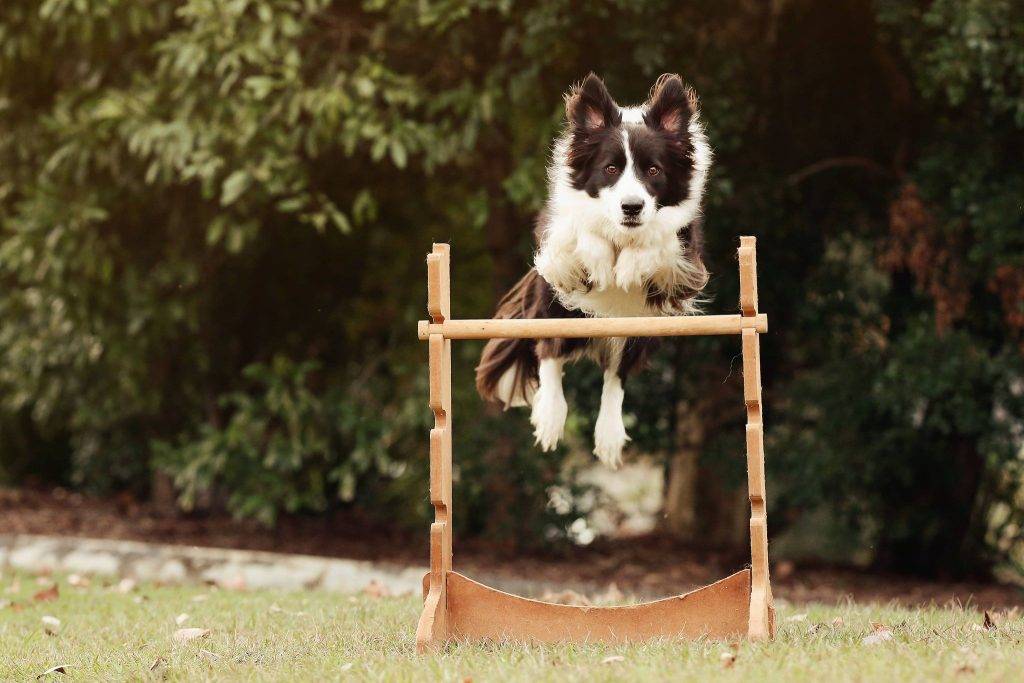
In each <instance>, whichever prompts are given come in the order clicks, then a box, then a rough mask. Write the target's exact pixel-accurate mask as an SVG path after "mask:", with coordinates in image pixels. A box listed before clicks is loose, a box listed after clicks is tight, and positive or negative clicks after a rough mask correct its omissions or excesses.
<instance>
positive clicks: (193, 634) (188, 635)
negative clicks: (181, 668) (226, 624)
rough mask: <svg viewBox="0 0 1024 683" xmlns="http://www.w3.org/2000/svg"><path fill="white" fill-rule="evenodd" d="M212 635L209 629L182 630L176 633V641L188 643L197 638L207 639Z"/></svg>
mask: <svg viewBox="0 0 1024 683" xmlns="http://www.w3.org/2000/svg"><path fill="white" fill-rule="evenodd" d="M208 635H210V629H208V628H181V629H178V630H177V631H175V632H174V639H175V640H176V641H178V642H179V643H187V642H189V641H191V640H195V639H196V638H205V637H207V636H208Z"/></svg>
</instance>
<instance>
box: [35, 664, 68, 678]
mask: <svg viewBox="0 0 1024 683" xmlns="http://www.w3.org/2000/svg"><path fill="white" fill-rule="evenodd" d="M67 667H68V665H67V664H58V665H57V666H51V667H50V668H49V669H47V670H46V671H44V672H43V673H41V674H39V675H38V676H36V680H39V679H40V678H42V677H43V676H49V675H50V674H66V673H67Z"/></svg>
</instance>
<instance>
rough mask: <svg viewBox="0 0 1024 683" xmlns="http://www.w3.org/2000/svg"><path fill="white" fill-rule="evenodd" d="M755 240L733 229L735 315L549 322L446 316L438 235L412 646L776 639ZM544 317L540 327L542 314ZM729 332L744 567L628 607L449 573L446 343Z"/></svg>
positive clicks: (426, 328) (430, 299)
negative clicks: (736, 378) (742, 462)
mask: <svg viewBox="0 0 1024 683" xmlns="http://www.w3.org/2000/svg"><path fill="white" fill-rule="evenodd" d="M755 249H756V243H755V240H754V238H753V237H742V238H740V248H739V263H740V315H738V316H703V317H702V316H695V317H689V318H674V319H664V318H663V319H651V318H599V319H589V320H573V321H566V323H565V325H567V326H574V327H572V329H571V330H569V329H568V328H566V330H560V329H559V326H560V325H561V323H559V322H558V321H555V320H545V321H531V320H501V321H491V320H473V321H464V320H463V321H460V320H451V303H450V302H451V292H450V282H451V277H450V271H449V267H450V266H449V261H450V256H449V249H448V245H446V244H435V245H434V249H433V251H432V252H431V253H430V254H429V255H428V256H427V310H428V312H429V313H430V320H428V321H421V322H420V323H419V326H418V334H419V336H420V338H421V339H425V340H427V341H428V347H429V352H430V407H431V409H432V410H433V412H434V428H433V429H432V430H431V431H430V501H431V503H432V504H433V506H434V523H433V524H431V526H430V572H429V573H428V574H427V575H426V576H425V577H424V579H423V596H424V603H423V613H422V614H421V615H420V620H419V624H418V626H417V628H416V647H417V649H418V651H419V652H427V651H429V650H432V649H436V648H439V647H441V646H442V645H444V644H445V643H447V642H449V641H450V640H453V639H457V640H482V639H493V640H505V639H512V640H527V641H536V642H605V643H621V642H629V641H636V640H644V639H647V638H654V637H685V638H697V637H708V638H735V637H738V636H741V635H744V634H745V635H746V636H747V637H748V638H750V639H752V640H763V639H769V638H773V637H774V636H775V606H774V603H773V600H772V589H771V581H770V579H769V575H768V517H767V505H766V495H765V480H764V426H763V418H762V405H761V358H760V334H762V333H764V332H765V331H767V329H768V320H767V317H766V316H765V315H764V314H762V313H759V312H758V310H757V259H756V253H755ZM538 322H541V323H543V324H542V325H538V324H537V323H538ZM653 334H656V335H659V336H673V335H693V334H736V335H739V336H740V338H741V341H742V351H743V398H744V403H745V404H746V409H747V430H746V431H747V439H746V442H747V472H748V485H749V490H750V569H744V570H743V571H740V572H737V573H735V574H733V575H732V576H728V577H726V578H724V579H722V580H721V581H718V582H716V583H713V584H711V585H709V586H705V587H703V588H700V589H697V590H695V591H691V592H689V593H686V594H683V595H678V596H675V597H671V598H665V599H664V600H656V601H654V602H648V603H643V604H639V605H629V606H623V607H578V606H571V605H556V604H552V603H547V602H541V601H539V600H530V599H527V598H521V597H518V596H515V595H510V594H508V593H503V592H502V591H499V590H495V589H493V588H489V587H487V586H484V585H483V584H480V583H477V582H476V581H473V580H471V579H468V578H466V577H465V576H463V575H461V574H458V573H456V572H454V571H452V511H451V505H452V431H451V430H452V424H451V340H452V339H489V338H496V337H520V338H521V337H550V336H593V337H601V336H627V337H643V336H652V335H653Z"/></svg>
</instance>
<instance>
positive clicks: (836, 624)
mask: <svg viewBox="0 0 1024 683" xmlns="http://www.w3.org/2000/svg"><path fill="white" fill-rule="evenodd" d="M843 623H844V622H843V618H842V617H836V618H835V619H833V620H832V628H840V627H841V626H842V625H843Z"/></svg>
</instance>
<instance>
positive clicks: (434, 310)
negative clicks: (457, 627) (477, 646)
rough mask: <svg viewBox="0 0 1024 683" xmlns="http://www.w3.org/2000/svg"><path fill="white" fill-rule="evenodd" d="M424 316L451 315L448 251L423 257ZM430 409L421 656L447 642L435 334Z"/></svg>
mask: <svg viewBox="0 0 1024 683" xmlns="http://www.w3.org/2000/svg"><path fill="white" fill-rule="evenodd" d="M427 312H428V313H429V314H430V317H431V320H433V321H434V322H438V323H443V322H444V321H445V320H447V319H448V317H449V316H451V275H450V252H449V248H448V245H447V244H435V245H434V249H433V251H432V252H431V253H430V254H429V255H428V256H427ZM427 346H428V363H429V368H430V409H431V410H432V411H433V413H434V428H433V429H431V430H430V441H429V443H430V503H431V504H432V505H433V506H434V523H433V524H431V525H430V573H429V574H428V578H427V580H426V581H425V584H424V585H425V592H426V596H425V598H424V602H423V612H422V614H421V615H420V620H419V624H418V625H417V627H416V648H417V650H418V651H420V652H425V651H427V650H429V649H432V648H437V647H439V646H440V645H442V644H443V643H445V642H446V641H447V640H448V638H449V637H450V629H449V618H448V575H449V572H451V569H452V424H451V423H452V342H451V340H450V339H445V338H444V337H443V336H441V335H440V334H432V335H430V338H429V340H428V344H427Z"/></svg>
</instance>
